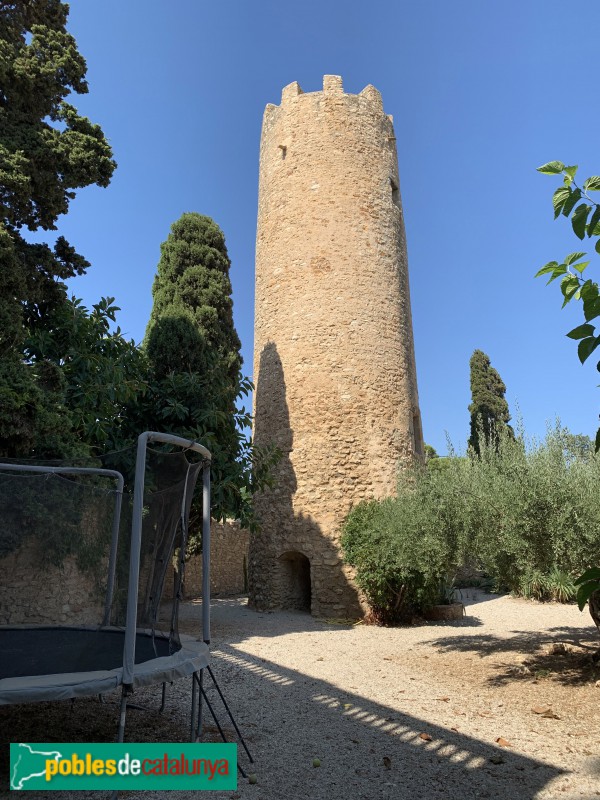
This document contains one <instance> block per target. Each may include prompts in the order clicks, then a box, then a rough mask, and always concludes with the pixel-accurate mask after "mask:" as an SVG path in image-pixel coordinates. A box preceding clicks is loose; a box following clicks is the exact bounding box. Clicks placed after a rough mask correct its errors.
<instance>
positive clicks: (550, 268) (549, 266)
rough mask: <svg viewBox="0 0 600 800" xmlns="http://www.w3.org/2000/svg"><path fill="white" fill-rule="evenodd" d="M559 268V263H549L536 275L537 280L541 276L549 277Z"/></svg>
mask: <svg viewBox="0 0 600 800" xmlns="http://www.w3.org/2000/svg"><path fill="white" fill-rule="evenodd" d="M556 267H558V261H549V262H548V263H547V264H546V266H544V267H542V268H541V269H539V270H538V271H537V272H536V273H535V276H534V277H535V278H539V277H540V275H547V274H548V273H549V272H554V270H555V269H556Z"/></svg>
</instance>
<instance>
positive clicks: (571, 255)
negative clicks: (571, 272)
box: [565, 253, 585, 264]
mask: <svg viewBox="0 0 600 800" xmlns="http://www.w3.org/2000/svg"><path fill="white" fill-rule="evenodd" d="M584 255H585V253H569V255H568V256H567V257H566V258H565V264H572V263H573V261H577V260H578V259H579V258H583V256H584Z"/></svg>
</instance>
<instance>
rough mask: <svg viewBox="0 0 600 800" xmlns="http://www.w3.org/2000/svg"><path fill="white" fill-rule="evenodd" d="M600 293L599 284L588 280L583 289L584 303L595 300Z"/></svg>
mask: <svg viewBox="0 0 600 800" xmlns="http://www.w3.org/2000/svg"><path fill="white" fill-rule="evenodd" d="M599 294H600V292H599V291H598V284H597V283H594V282H593V281H592V280H590V279H588V280H587V281H586V282H585V283H584V284H583V286H582V287H581V296H582V298H583V301H584V303H585V302H586V301H587V300H595V299H596V298H597V297H598V295H599Z"/></svg>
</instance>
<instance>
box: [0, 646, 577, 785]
mask: <svg viewBox="0 0 600 800" xmlns="http://www.w3.org/2000/svg"><path fill="white" fill-rule="evenodd" d="M213 668H214V670H215V672H216V674H217V676H218V679H219V681H220V683H221V686H222V688H223V690H224V692H225V695H226V697H227V699H228V701H229V703H230V705H231V706H232V708H233V710H234V713H235V715H236V718H237V721H238V723H239V725H240V727H241V729H242V731H243V733H244V736H245V738H246V740H247V741H248V743H249V745H250V748H251V750H252V751H253V755H254V758H255V762H256V763H255V765H254V767H253V769H254V770H255V772H256V774H257V776H258V786H250V785H248V783H247V782H246V781H244V780H242V779H240V783H239V786H238V791H237V792H234V793H232V792H213V793H211V796H218V797H220V798H223V800H225V798H227V799H228V800H230V799H231V798H235V800H239V799H240V798H241V799H242V800H245V798H248V800H258V798H260V800H280V799H281V800H283V798H286V800H301V799H302V800H304V799H305V798H307V799H308V800H342V798H343V799H344V800H346V798H351V800H379V799H381V800H400V799H401V798H415V799H419V798H428V799H429V798H435V797H440V798H442V797H443V798H446V800H447V799H448V798H451V799H452V800H462V799H463V798H474V797H477V798H490V800H514V798H517V797H518V798H525V797H527V798H531V797H534V796H537V793H538V792H540V791H542V790H543V789H544V787H546V786H547V785H548V784H549V783H550V782H551V781H553V780H554V779H555V778H557V777H559V776H560V775H561V774H563V771H562V770H561V769H559V768H557V767H553V766H550V765H548V764H545V763H542V762H541V761H537V760H535V759H532V758H528V757H525V756H523V755H520V754H518V753H516V752H514V751H511V750H510V749H508V748H500V747H498V746H496V745H495V743H494V742H492V741H489V742H488V741H482V740H480V739H477V738H474V737H472V736H467V735H465V734H463V733H461V732H460V731H459V730H458V729H453V728H448V727H444V726H442V725H435V724H431V723H430V722H426V721H424V720H422V719H420V718H419V717H418V716H417V715H415V714H410V713H407V712H405V711H399V710H398V709H395V708H391V707H389V706H387V705H384V704H382V703H377V702H373V701H372V700H369V699H366V698H364V697H363V696H361V690H360V686H357V687H356V690H354V691H344V690H341V689H339V688H338V687H336V686H335V685H334V684H333V683H330V682H327V681H323V680H319V679H314V678H311V677H309V676H307V675H305V674H303V673H301V672H299V671H297V670H294V669H289V668H285V667H281V666H279V665H277V664H275V663H273V662H270V661H267V660H265V659H262V658H259V657H257V656H253V655H248V654H246V653H243V652H241V651H240V650H238V649H237V648H236V647H234V646H231V645H229V644H226V643H221V644H220V645H219V647H218V649H217V650H215V651H214V652H213ZM368 679H369V676H368V675H365V680H368ZM187 691H189V683H188V682H187V681H186V682H185V683H183V682H180V683H179V684H177V688H175V687H174V689H173V697H174V700H175V703H171V704H169V705H168V706H167V711H166V712H165V713H164V714H163V715H158V714H150V713H147V712H137V714H136V715H135V717H132V718H131V723H130V727H129V729H128V734H129V735H128V739H129V740H130V741H138V742H141V741H175V740H182V739H183V738H185V734H186V730H187V724H186V722H187V721H186V718H185V717H184V714H183V711H182V710H179V709H178V708H177V699H178V698H179V700H180V701H182V702H181V707H182V708H183V706H184V705H185V706H187V705H188V702H187V701H185V702H183V701H184V696H185V693H186V692H187ZM136 694H138V693H136ZM154 695H156V692H154ZM149 696H150V695H149V694H148V692H140V693H139V695H138V697H139V699H140V700H142V701H143V700H144V699H146V701H149ZM211 702H214V705H215V707H216V706H218V701H217V698H216V697H215V696H214V694H213V695H211ZM399 703H400V704H401V703H402V700H401V699H400V700H399ZM4 711H7V709H0V712H4ZM115 712H116V709H115V708H114V707H111V706H102V705H100V704H99V703H97V702H96V703H95V702H94V700H93V699H88V700H85V701H80V702H78V703H75V704H73V705H71V704H52V705H50V704H40V705H31V706H21V707H17V706H15V707H11V708H10V711H9V712H8V713H6V714H5V713H0V731H1V735H2V739H3V741H5V742H6V741H11V740H12V741H57V742H60V741H65V740H66V741H71V742H73V741H75V742H76V741H111V739H112V736H113V735H114V731H115V716H116V714H115ZM207 722H211V720H209V719H208V718H207ZM458 724H460V722H459V723H458ZM208 739H209V740H211V741H215V736H214V729H212V731H211V726H209V736H208ZM314 758H319V759H320V767H319V768H318V769H316V768H315V767H314V766H313V759H314ZM243 763H244V764H246V762H245V761H244V760H243ZM246 765H247V764H246ZM7 766H8V765H7V764H6V760H5V759H4V763H3V764H2V775H1V789H2V790H4V789H6V786H7ZM54 795H55V797H56V800H62V799H63V798H64V800H69V795H67V794H66V793H62V792H60V793H57V792H55V793H54ZM0 796H2V797H3V798H4V797H8V793H5V792H4V791H2V793H1V795H0ZM128 796H129V797H131V795H128ZM83 797H84V793H78V797H77V800H83ZM90 797H91V800H92V796H90ZM95 797H96V798H97V800H99V798H100V797H101V795H100V794H98V793H96V795H95ZM140 797H141V800H146V798H148V800H150V799H151V798H152V800H154V798H160V797H161V795H160V793H158V792H152V791H149V792H147V793H146V792H145V793H144V794H143V795H142V796H140ZM163 797H164V796H163ZM169 797H170V798H172V800H177V798H181V799H182V800H183V798H186V800H189V797H190V794H185V793H179V792H169ZM71 800H73V798H71ZM136 800H138V797H137V796H136Z"/></svg>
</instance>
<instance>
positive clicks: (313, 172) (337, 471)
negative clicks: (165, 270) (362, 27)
mask: <svg viewBox="0 0 600 800" xmlns="http://www.w3.org/2000/svg"><path fill="white" fill-rule="evenodd" d="M399 185H400V184H399V179H398V159H397V155H396V138H395V136H394V128H393V124H392V118H391V117H390V116H388V115H386V114H385V113H384V111H383V105H382V100H381V95H380V94H379V92H378V91H377V89H375V88H374V87H373V86H367V87H366V88H365V89H363V91H362V92H361V93H360V94H358V95H352V94H345V93H344V90H343V87H342V80H341V78H339V77H337V76H335V75H326V76H325V78H324V80H323V91H322V92H309V93H304V92H303V91H302V89H301V88H300V86H299V85H298V84H297V83H292V84H290V85H289V86H286V87H285V89H284V90H283V94H282V99H281V105H279V106H275V105H271V104H269V105H267V107H266V109H265V114H264V119H263V128H262V138H261V146H260V178H259V203H258V231H257V242H256V312H255V329H254V380H255V384H256V392H255V408H254V411H255V428H254V439H255V442H256V444H257V445H259V446H261V445H267V444H269V443H274V444H276V445H278V446H279V448H280V449H281V451H282V453H283V456H282V459H281V461H280V462H279V464H278V466H277V468H276V470H275V473H276V474H275V485H274V488H273V489H271V490H267V491H265V492H263V493H261V494H260V495H258V496H257V497H256V498H255V499H256V509H257V514H258V518H259V522H260V525H261V530H260V531H259V533H258V534H256V535H253V536H252V537H251V545H250V557H249V575H248V577H249V590H250V603H251V604H252V605H254V606H255V607H256V608H305V609H310V610H311V611H312V613H313V614H316V615H318V616H329V617H343V616H350V615H356V614H360V613H361V604H360V598H359V597H358V593H357V591H356V589H355V587H354V585H353V583H352V574H351V571H350V570H348V569H347V568H346V567H344V565H343V564H342V561H341V557H340V552H339V540H340V525H341V523H342V522H343V520H344V518H345V517H346V515H347V513H348V511H349V510H350V508H351V507H352V506H353V505H355V504H356V503H358V502H359V501H360V500H364V499H370V498H381V497H384V496H386V495H391V494H393V493H394V492H395V488H396V476H397V470H398V467H399V465H400V464H401V463H402V461H406V460H408V459H410V458H412V457H413V456H415V455H416V456H420V455H422V453H423V436H422V432H421V422H420V415H419V403H418V395H417V380H416V369H415V358H414V347H413V334H412V322H411V311H410V296H409V286H408V268H407V257H406V245H405V233H404V222H403V216H402V206H401V202H400V190H399ZM363 608H364V606H363Z"/></svg>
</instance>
